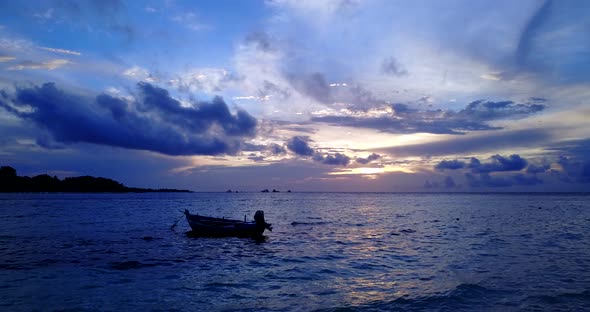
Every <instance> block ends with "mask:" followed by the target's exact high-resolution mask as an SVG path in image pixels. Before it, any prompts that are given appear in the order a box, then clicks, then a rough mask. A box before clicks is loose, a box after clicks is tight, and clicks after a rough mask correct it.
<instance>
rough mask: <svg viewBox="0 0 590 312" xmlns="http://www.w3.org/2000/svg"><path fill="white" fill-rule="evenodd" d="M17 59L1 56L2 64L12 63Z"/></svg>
mask: <svg viewBox="0 0 590 312" xmlns="http://www.w3.org/2000/svg"><path fill="white" fill-rule="evenodd" d="M15 59H16V57H14V56H0V62H10V61H13V60H15Z"/></svg>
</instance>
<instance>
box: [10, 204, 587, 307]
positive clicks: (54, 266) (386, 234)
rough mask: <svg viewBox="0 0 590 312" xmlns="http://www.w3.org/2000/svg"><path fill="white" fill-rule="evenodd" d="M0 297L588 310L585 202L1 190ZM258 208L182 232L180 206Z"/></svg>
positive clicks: (216, 211)
mask: <svg viewBox="0 0 590 312" xmlns="http://www.w3.org/2000/svg"><path fill="white" fill-rule="evenodd" d="M0 198H1V199H0V271H1V274H0V309H2V310H10V311H29V310H63V309H74V310H113V311H114V310H179V311H202V310H241V311H242V310H252V311H265V310H266V311H312V310H326V311H333V310H338V311H341V310H351V311H356V310H361V311H364V310H367V311H396V310H399V311H425V310H426V311H460V310H477V311H495V310H502V311H506V310H507V311H513V310H535V309H546V310H583V309H584V308H587V307H588V306H590V295H589V294H590V287H589V286H588V285H590V243H589V242H590V239H589V237H588V235H589V234H588V233H590V222H589V220H590V204H589V203H588V202H589V201H588V198H589V197H588V196H585V195H564V194H552V195H533V194H487V195H486V194H325V193H324V194H322V193H310V194H306V193H303V194H301V193H274V194H273V193H271V194H259V193H239V194H235V193H233V194H226V193H204V194H199V193H197V194H116V195H114V194H101V195H85V194H45V195H43V194H37V195H30V194H29V195H26V194H25V195H23V194H16V195H6V194H4V195H0ZM184 209H189V210H190V211H193V212H198V213H199V214H202V215H211V216H217V217H222V216H225V217H229V218H238V219H239V218H241V217H242V216H243V215H247V216H248V218H252V216H253V214H254V212H255V211H256V210H264V212H265V217H266V219H267V220H268V221H269V222H270V223H273V226H274V229H273V232H270V233H266V234H265V235H266V237H265V239H264V240H262V241H256V240H252V239H240V238H224V239H215V238H191V237H188V236H187V235H185V232H186V231H187V230H188V226H187V225H186V222H185V221H184V220H183V221H181V222H180V223H179V225H178V226H177V227H176V229H175V231H171V230H169V227H170V225H171V224H172V223H173V222H174V221H175V220H177V219H178V217H179V216H180V215H181V213H180V212H179V211H178V210H181V211H182V210H184Z"/></svg>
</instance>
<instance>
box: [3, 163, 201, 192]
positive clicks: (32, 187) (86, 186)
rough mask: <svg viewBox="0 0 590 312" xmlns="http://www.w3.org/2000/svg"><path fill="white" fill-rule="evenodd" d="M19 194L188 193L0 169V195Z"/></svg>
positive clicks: (99, 180)
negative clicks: (28, 175) (33, 174)
mask: <svg viewBox="0 0 590 312" xmlns="http://www.w3.org/2000/svg"><path fill="white" fill-rule="evenodd" d="M20 192H67V193H145V192H190V191H187V190H176V189H156V190H155V189H145V188H137V187H126V186H125V185H123V184H121V183H119V182H117V181H114V180H111V179H106V178H100V177H99V178H95V177H91V176H82V177H71V178H65V179H63V180H60V179H59V178H57V177H55V176H54V177H51V176H49V175H47V174H41V175H38V176H34V177H32V178H30V177H19V176H17V175H16V170H15V169H14V168H12V167H8V166H2V167H0V193H20Z"/></svg>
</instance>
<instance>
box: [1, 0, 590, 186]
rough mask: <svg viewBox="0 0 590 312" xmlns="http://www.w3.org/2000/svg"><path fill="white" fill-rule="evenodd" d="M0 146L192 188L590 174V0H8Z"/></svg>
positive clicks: (16, 155) (522, 179)
mask: <svg viewBox="0 0 590 312" xmlns="http://www.w3.org/2000/svg"><path fill="white" fill-rule="evenodd" d="M0 9H1V10H0V164H2V165H10V166H12V167H14V168H16V169H17V171H18V172H19V174H20V175H36V174H41V173H49V174H53V175H57V176H59V177H66V176H78V175H94V176H105V177H110V178H113V179H116V180H118V181H121V182H123V183H124V184H126V185H129V186H139V187H176V188H186V189H192V190H195V191H224V190H227V189H232V190H241V191H257V190H260V189H264V188H276V189H282V190H286V189H292V190H296V191H449V192H453V191H589V190H590V126H589V125H588V122H587V120H588V119H589V117H590V103H589V100H588V98H589V96H590V61H589V60H590V41H588V40H587V38H588V36H589V35H590V3H589V2H587V1H569V0H567V1H354V0H348V1H336V0H334V1H288V0H276V1H173V0H171V1H128V2H127V1H118V0H109V1H64V0H60V1H57V0H56V1H26V2H20V3H19V2H6V3H2V4H0Z"/></svg>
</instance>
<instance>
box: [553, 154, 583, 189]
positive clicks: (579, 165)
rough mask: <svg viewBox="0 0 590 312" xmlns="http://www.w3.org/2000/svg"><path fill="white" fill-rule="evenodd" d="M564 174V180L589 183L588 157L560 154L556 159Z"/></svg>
mask: <svg viewBox="0 0 590 312" xmlns="http://www.w3.org/2000/svg"><path fill="white" fill-rule="evenodd" d="M557 163H558V164H560V165H561V167H562V168H563V171H564V173H565V174H566V176H565V177H564V178H563V180H564V181H566V182H570V183H590V158H588V157H584V158H580V157H576V158H574V157H568V156H561V157H559V160H558V161H557Z"/></svg>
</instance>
